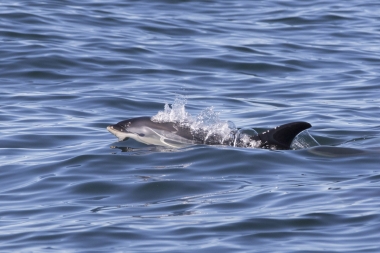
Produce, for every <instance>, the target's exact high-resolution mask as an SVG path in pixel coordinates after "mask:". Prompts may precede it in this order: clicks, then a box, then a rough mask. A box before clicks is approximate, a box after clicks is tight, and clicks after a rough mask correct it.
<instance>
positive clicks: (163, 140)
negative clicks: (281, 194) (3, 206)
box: [107, 117, 311, 149]
mask: <svg viewBox="0 0 380 253" xmlns="http://www.w3.org/2000/svg"><path fill="white" fill-rule="evenodd" d="M310 127H311V124H309V123H307V122H292V123H287V124H284V125H280V126H278V127H275V128H272V129H269V130H267V131H265V132H263V133H261V134H258V135H254V136H249V141H248V143H249V144H248V145H247V142H246V141H245V142H244V141H243V140H242V139H241V138H239V134H238V133H237V132H238V131H231V134H230V136H229V138H223V137H222V136H218V134H211V135H209V134H208V132H207V131H206V130H203V129H199V130H197V131H194V130H192V129H191V128H190V127H189V126H186V125H184V124H180V123H178V122H155V121H152V120H151V118H150V117H138V118H132V119H127V120H124V121H120V122H119V123H117V124H115V125H110V126H108V127H107V130H108V131H109V132H111V133H112V134H114V135H115V136H116V137H117V138H118V139H119V141H123V140H126V139H129V138H132V139H134V140H136V141H138V142H142V143H145V144H148V145H157V146H166V147H172V148H178V147H184V146H188V145H194V144H207V145H229V146H237V147H254V148H264V149H291V148H290V145H291V144H292V141H293V139H294V138H295V137H296V136H297V135H298V134H299V133H300V132H302V131H304V130H306V129H308V128H310Z"/></svg>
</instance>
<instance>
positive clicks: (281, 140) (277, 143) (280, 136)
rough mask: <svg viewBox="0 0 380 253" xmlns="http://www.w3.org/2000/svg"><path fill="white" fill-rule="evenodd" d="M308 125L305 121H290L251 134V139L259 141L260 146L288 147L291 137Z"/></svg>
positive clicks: (308, 126)
mask: <svg viewBox="0 0 380 253" xmlns="http://www.w3.org/2000/svg"><path fill="white" fill-rule="evenodd" d="M310 127H311V125H310V124H309V123H307V122H292V123H288V124H284V125H281V126H278V127H276V128H272V129H270V130H268V131H266V132H263V133H261V134H259V135H256V136H253V137H251V140H255V141H261V145H260V148H271V147H275V148H276V149H290V145H291V144H292V141H293V139H294V138H295V137H296V136H297V135H298V134H299V133H300V132H302V131H303V130H306V129H308V128H310Z"/></svg>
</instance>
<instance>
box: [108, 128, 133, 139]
mask: <svg viewBox="0 0 380 253" xmlns="http://www.w3.org/2000/svg"><path fill="white" fill-rule="evenodd" d="M115 126H116V127H115ZM117 128H118V127H117V125H109V126H108V127H107V130H108V131H109V132H110V133H111V134H113V135H115V136H116V137H117V138H118V139H119V141H123V140H128V137H126V136H123V133H122V132H123V131H122V129H121V128H120V130H119V129H117ZM124 134H125V133H124Z"/></svg>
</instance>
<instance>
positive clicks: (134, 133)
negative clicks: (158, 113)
mask: <svg viewBox="0 0 380 253" xmlns="http://www.w3.org/2000/svg"><path fill="white" fill-rule="evenodd" d="M107 130H108V131H109V132H111V133H112V134H114V135H115V136H116V137H117V138H118V139H119V141H123V140H127V139H128V138H132V139H134V140H136V141H138V142H142V143H145V144H148V145H150V144H152V145H158V146H167V147H180V146H183V145H188V144H192V143H193V140H192V134H191V132H190V129H189V128H181V127H179V126H177V125H176V124H175V123H173V122H164V123H158V122H153V121H152V120H151V118H150V117H139V118H133V119H127V120H124V121H120V122H119V123H117V124H115V125H110V126H108V127H107Z"/></svg>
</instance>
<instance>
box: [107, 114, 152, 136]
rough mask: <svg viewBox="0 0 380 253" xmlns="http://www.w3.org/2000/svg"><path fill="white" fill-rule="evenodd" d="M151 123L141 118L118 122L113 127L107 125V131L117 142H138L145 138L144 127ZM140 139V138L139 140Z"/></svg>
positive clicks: (148, 119)
mask: <svg viewBox="0 0 380 253" xmlns="http://www.w3.org/2000/svg"><path fill="white" fill-rule="evenodd" d="M150 122H151V120H150V118H149V117H141V118H134V119H127V120H124V121H120V122H119V123H117V124H115V125H109V126H108V127H107V130H108V131H109V132H110V133H112V134H114V135H115V136H116V137H117V138H118V139H119V141H123V140H127V139H129V138H132V139H135V140H139V139H140V138H141V137H144V136H145V133H144V132H145V131H146V127H147V126H148V125H149V123H150ZM139 137H140V138H139Z"/></svg>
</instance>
